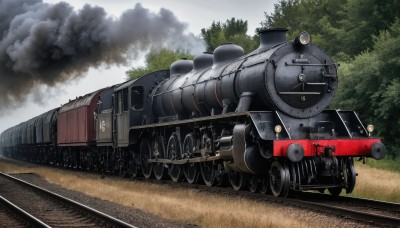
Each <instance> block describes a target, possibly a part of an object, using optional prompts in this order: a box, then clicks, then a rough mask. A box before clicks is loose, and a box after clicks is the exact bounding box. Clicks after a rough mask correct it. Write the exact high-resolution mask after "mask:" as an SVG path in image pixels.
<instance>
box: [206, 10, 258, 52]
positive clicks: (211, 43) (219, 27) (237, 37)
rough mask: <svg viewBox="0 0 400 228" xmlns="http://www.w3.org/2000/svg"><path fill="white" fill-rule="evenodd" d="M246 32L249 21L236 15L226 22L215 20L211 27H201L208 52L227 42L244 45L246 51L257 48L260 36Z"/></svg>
mask: <svg viewBox="0 0 400 228" xmlns="http://www.w3.org/2000/svg"><path fill="white" fill-rule="evenodd" d="M246 33H247V21H243V20H242V19H235V18H234V17H233V18H232V19H230V20H226V22H225V23H221V22H220V21H218V22H215V21H214V22H213V23H212V24H211V27H209V28H203V29H201V36H202V37H203V39H204V40H205V41H206V43H207V51H208V52H213V51H214V49H215V48H217V47H218V46H219V45H221V44H223V43H227V42H231V43H234V44H237V45H239V46H241V47H243V49H244V50H245V52H250V51H252V50H254V49H256V48H257V46H258V37H250V36H248V35H247V34H246Z"/></svg>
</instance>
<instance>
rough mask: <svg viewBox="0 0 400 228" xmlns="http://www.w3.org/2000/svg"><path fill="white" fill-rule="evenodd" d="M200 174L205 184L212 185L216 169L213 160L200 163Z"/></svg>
mask: <svg viewBox="0 0 400 228" xmlns="http://www.w3.org/2000/svg"><path fill="white" fill-rule="evenodd" d="M200 170H201V176H202V177H203V181H204V183H205V184H206V185H207V186H213V185H214V184H215V183H216V181H215V179H216V176H217V171H216V170H215V166H214V162H213V161H206V162H201V163H200Z"/></svg>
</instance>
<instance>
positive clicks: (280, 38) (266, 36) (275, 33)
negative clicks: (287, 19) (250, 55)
mask: <svg viewBox="0 0 400 228" xmlns="http://www.w3.org/2000/svg"><path fill="white" fill-rule="evenodd" d="M287 31H288V30H287V29H285V28H272V29H267V28H264V29H261V30H260V31H259V35H260V46H259V47H258V49H257V51H265V50H267V49H270V48H272V47H274V46H276V45H277V44H280V43H283V42H285V41H286V32H287Z"/></svg>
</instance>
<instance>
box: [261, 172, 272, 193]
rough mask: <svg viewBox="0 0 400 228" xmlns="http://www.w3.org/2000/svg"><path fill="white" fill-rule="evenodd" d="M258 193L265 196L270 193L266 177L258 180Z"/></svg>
mask: <svg viewBox="0 0 400 228" xmlns="http://www.w3.org/2000/svg"><path fill="white" fill-rule="evenodd" d="M259 185H260V193H262V194H266V193H271V187H270V186H269V179H268V176H264V177H262V178H261V180H260V184H259Z"/></svg>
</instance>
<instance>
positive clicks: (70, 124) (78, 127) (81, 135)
mask: <svg viewBox="0 0 400 228" xmlns="http://www.w3.org/2000/svg"><path fill="white" fill-rule="evenodd" d="M102 91H103V89H101V90H98V91H95V92H92V93H89V94H86V95H85V96H82V97H78V98H76V99H75V100H72V101H70V102H68V103H67V104H65V105H63V106H61V108H60V111H59V112H58V120H57V136H58V139H57V144H58V145H59V146H90V145H93V144H94V143H95V141H96V132H95V126H94V112H95V110H96V108H97V103H98V101H99V95H100V93H101V92H102Z"/></svg>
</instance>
